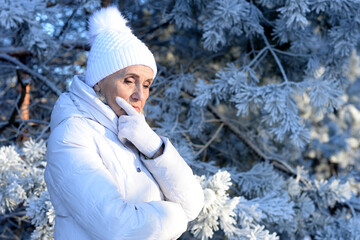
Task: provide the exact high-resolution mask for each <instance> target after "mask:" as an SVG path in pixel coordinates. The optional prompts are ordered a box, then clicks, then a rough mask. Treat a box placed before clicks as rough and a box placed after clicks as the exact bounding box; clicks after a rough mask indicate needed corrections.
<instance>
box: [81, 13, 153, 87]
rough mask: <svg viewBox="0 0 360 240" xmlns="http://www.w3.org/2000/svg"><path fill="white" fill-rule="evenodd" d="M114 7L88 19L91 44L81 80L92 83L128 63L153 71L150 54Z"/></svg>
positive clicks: (128, 64)
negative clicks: (83, 77) (83, 78)
mask: <svg viewBox="0 0 360 240" xmlns="http://www.w3.org/2000/svg"><path fill="white" fill-rule="evenodd" d="M126 22H127V21H126V19H125V18H124V17H123V16H122V15H121V13H120V12H119V10H118V9H117V8H116V7H108V8H103V9H100V10H98V11H96V12H95V13H93V14H92V16H91V17H90V20H89V37H90V42H91V48H90V53H89V57H88V60H87V68H86V74H85V82H86V83H87V84H88V85H89V86H90V87H93V86H94V85H95V84H96V83H98V82H99V81H100V80H102V79H104V78H105V77H107V76H109V75H111V74H113V73H115V72H117V71H119V70H121V69H123V68H126V67H128V66H131V65H145V66H148V67H150V68H151V69H152V70H153V72H154V78H155V76H156V73H157V68H156V62H155V58H154V55H153V54H152V53H151V52H150V50H149V49H148V48H147V46H146V45H145V44H144V43H143V42H142V41H140V40H139V39H138V38H137V37H136V36H135V35H134V34H132V32H131V29H130V28H129V27H127V26H126Z"/></svg>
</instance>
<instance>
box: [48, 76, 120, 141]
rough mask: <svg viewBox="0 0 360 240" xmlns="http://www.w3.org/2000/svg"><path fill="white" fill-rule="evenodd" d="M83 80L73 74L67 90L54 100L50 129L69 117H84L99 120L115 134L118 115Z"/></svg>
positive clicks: (81, 77) (82, 77)
mask: <svg viewBox="0 0 360 240" xmlns="http://www.w3.org/2000/svg"><path fill="white" fill-rule="evenodd" d="M84 80H85V79H84V76H79V75H76V76H74V79H73V81H72V83H71V86H70V88H69V92H66V93H63V94H61V95H60V97H59V99H58V100H57V101H56V104H55V106H54V109H53V111H52V113H51V121H50V127H51V130H54V129H55V128H56V127H57V126H58V125H59V124H60V123H61V122H63V121H64V120H67V119H69V118H74V117H80V118H81V117H85V118H89V119H91V120H94V121H97V122H99V123H100V124H101V125H103V126H105V127H106V128H108V129H109V130H111V131H112V132H114V133H115V134H116V133H117V122H118V117H117V116H116V114H115V112H114V111H113V110H112V109H111V108H110V107H109V106H108V105H106V104H104V103H103V102H102V101H101V100H100V99H99V98H98V96H97V95H96V93H95V91H94V89H93V88H91V87H90V86H89V85H87V84H86V83H85V82H84Z"/></svg>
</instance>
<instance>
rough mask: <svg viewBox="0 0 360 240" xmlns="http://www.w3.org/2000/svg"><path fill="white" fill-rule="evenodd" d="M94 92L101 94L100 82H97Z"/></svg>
mask: <svg viewBox="0 0 360 240" xmlns="http://www.w3.org/2000/svg"><path fill="white" fill-rule="evenodd" d="M94 90H95V92H100V90H101V89H100V84H99V82H97V83H96V84H95V85H94Z"/></svg>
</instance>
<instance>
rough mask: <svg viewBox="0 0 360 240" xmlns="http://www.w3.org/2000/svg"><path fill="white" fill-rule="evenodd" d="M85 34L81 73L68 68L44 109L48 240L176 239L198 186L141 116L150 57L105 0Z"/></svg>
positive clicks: (191, 214) (192, 212) (198, 204)
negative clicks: (67, 81) (52, 214)
mask: <svg viewBox="0 0 360 240" xmlns="http://www.w3.org/2000/svg"><path fill="white" fill-rule="evenodd" d="M89 33H90V37H91V41H92V44H91V50H90V53H89V58H88V63H87V70H86V75H85V78H83V77H81V76H75V78H74V80H73V82H72V84H71V86H70V89H69V92H66V93H63V94H62V95H61V96H60V97H59V99H58V101H57V102H56V105H55V107H54V110H53V112H52V116H51V135H50V138H49V142H48V149H47V161H48V162H47V166H46V171H45V180H46V184H47V188H48V191H49V193H50V198H51V202H52V204H53V205H54V208H55V211H56V219H55V223H56V224H55V239H59V240H61V239H66V240H69V239H76V240H81V239H176V238H178V237H179V236H180V235H181V234H182V233H183V232H184V231H186V228H187V223H188V222H189V221H191V220H193V219H194V218H196V216H197V215H198V214H199V212H200V210H201V208H202V204H203V192H202V188H201V186H200V185H199V183H198V182H197V180H196V179H195V177H194V175H193V173H192V171H191V169H190V167H189V166H188V165H187V164H186V162H185V161H184V160H183V159H182V157H181V156H180V155H179V153H178V152H177V151H176V149H175V148H174V146H173V145H172V144H171V143H170V141H169V139H167V138H165V137H159V136H158V135H157V134H156V133H155V132H154V131H153V130H152V129H151V128H150V127H149V125H148V124H147V123H146V121H145V118H144V116H143V115H142V110H143V107H144V106H145V103H146V100H147V98H148V97H149V88H150V86H151V84H152V82H153V79H154V77H155V76H156V71H157V69H156V63H155V60H154V57H153V55H152V53H151V52H150V51H149V49H148V48H147V47H146V46H145V44H144V43H142V42H141V41H140V40H139V39H138V38H136V37H135V36H134V35H133V34H132V33H131V30H130V29H129V28H128V27H127V26H126V20H125V19H124V18H123V17H122V16H121V14H120V13H119V11H118V10H117V9H116V8H114V7H110V8H106V9H101V10H100V11H97V12H96V13H94V14H93V15H92V16H91V18H90V22H89Z"/></svg>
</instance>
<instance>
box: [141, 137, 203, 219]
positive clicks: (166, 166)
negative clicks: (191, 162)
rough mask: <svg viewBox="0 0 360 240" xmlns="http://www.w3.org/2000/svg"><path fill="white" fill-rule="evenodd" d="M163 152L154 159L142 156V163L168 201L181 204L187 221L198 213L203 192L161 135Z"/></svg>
mask: <svg viewBox="0 0 360 240" xmlns="http://www.w3.org/2000/svg"><path fill="white" fill-rule="evenodd" d="M162 140H163V142H164V144H165V149H164V153H163V154H162V155H160V156H159V157H157V158H155V159H145V158H142V160H143V162H144V164H145V165H146V167H147V168H148V170H149V171H150V172H151V174H152V175H153V176H154V178H155V179H156V181H157V182H158V184H159V186H160V188H161V190H162V192H163V193H164V195H165V197H166V199H167V200H168V201H171V202H174V203H178V204H180V205H181V206H182V208H183V209H184V211H185V214H186V216H187V218H188V220H189V221H191V220H193V219H195V218H196V217H197V216H198V214H199V213H200V211H201V209H202V207H203V202H204V194H203V190H202V188H201V186H200V183H199V182H198V181H197V180H196V179H195V176H194V175H193V172H192V170H191V168H190V167H189V166H188V165H187V163H186V162H185V161H184V159H183V158H182V157H181V156H180V154H179V153H178V152H177V150H176V149H175V147H174V146H173V145H172V144H171V142H170V141H169V139H167V138H164V137H162Z"/></svg>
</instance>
